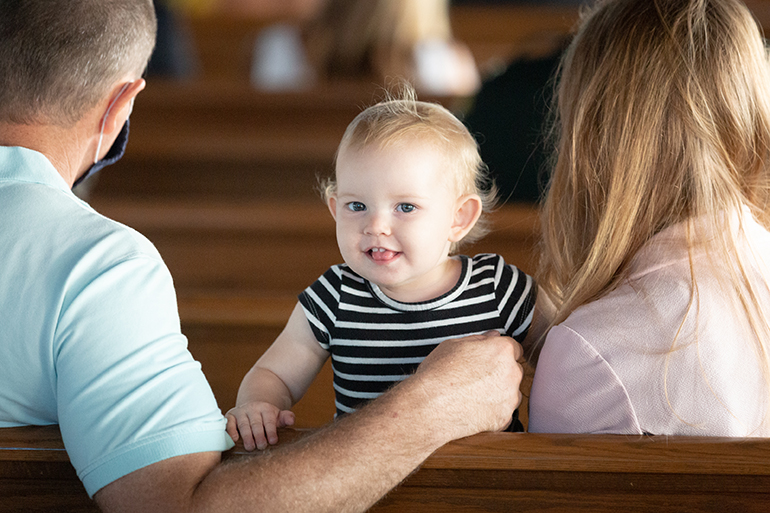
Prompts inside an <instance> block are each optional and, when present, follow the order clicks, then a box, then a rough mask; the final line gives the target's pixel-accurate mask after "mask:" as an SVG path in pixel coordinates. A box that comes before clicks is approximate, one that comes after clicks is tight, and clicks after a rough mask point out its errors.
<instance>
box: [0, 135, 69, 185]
mask: <svg viewBox="0 0 770 513" xmlns="http://www.w3.org/2000/svg"><path fill="white" fill-rule="evenodd" d="M4 181H15V182H28V183H39V184H44V185H48V186H50V187H53V188H55V189H61V190H63V191H67V192H69V193H72V190H71V189H70V187H69V185H67V182H66V181H64V178H63V177H62V176H61V175H60V174H59V172H58V171H56V168H54V167H53V164H51V161H49V160H48V158H47V157H46V156H45V155H43V154H42V153H40V152H37V151H35V150H30V149H29V148H22V147H20V146H0V182H4Z"/></svg>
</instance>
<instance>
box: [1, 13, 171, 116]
mask: <svg viewBox="0 0 770 513" xmlns="http://www.w3.org/2000/svg"><path fill="white" fill-rule="evenodd" d="M155 34H156V20H155V11H154V8H153V5H152V1H151V0H2V2H0V122H5V123H16V124H32V123H47V124H56V125H61V126H70V125H73V124H74V123H75V122H77V121H78V120H79V119H80V118H81V117H82V116H83V115H84V114H85V113H86V112H87V111H88V110H89V109H91V108H93V107H95V106H96V105H97V104H98V102H100V101H101V100H103V98H104V96H105V95H107V94H109V91H110V88H111V87H112V86H113V85H114V83H115V81H116V80H118V79H120V78H121V77H123V76H126V75H132V74H133V75H135V77H138V76H139V75H140V74H141V72H142V70H143V69H144V67H145V66H146V64H147V61H148V59H149V57H150V54H151V53H152V49H153V46H154V44H155Z"/></svg>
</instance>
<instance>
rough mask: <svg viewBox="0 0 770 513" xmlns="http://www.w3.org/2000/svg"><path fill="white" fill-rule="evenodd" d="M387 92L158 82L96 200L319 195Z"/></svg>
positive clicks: (363, 86)
mask: <svg viewBox="0 0 770 513" xmlns="http://www.w3.org/2000/svg"><path fill="white" fill-rule="evenodd" d="M381 96H382V91H381V90H378V88H377V87H376V86H374V85H372V84H368V83H358V82H354V83H345V84H338V85H337V86H336V87H320V88H315V89H313V90H312V91H305V92H302V93H286V94H268V93H260V92H257V91H254V90H253V89H251V88H250V87H249V86H248V84H234V83H227V82H189V83H179V82H169V81H163V80H152V79H151V80H150V82H149V83H148V86H147V88H146V89H145V91H143V92H142V93H141V94H140V96H139V97H138V98H137V101H136V104H135V106H134V110H133V112H132V114H131V134H130V140H129V145H128V149H127V151H126V155H125V156H124V157H123V159H121V161H120V162H118V163H117V164H115V165H113V166H111V167H110V168H109V169H107V170H105V171H106V172H105V173H101V174H100V175H99V177H98V181H97V182H96V185H95V187H94V190H93V193H92V195H94V196H122V197H129V196H134V197H136V196H142V197H147V196H166V197H180V196H181V197H193V198H200V197H222V198H228V199H232V198H255V197H265V196H268V197H269V196H272V197H284V198H285V197H297V196H298V195H299V196H303V195H304V197H310V196H312V195H313V194H314V187H315V185H316V181H317V180H316V175H320V176H328V175H329V174H330V173H331V172H332V170H333V168H332V165H333V160H334V154H335V152H336V149H337V145H338V144H339V141H340V139H341V138H342V134H343V133H344V131H345V128H346V127H347V125H348V124H349V123H350V122H351V121H352V120H353V118H354V117H355V116H356V115H357V114H358V113H359V112H360V111H361V110H362V109H363V108H365V107H366V106H368V105H370V104H372V103H375V102H376V101H377V100H378V99H379V98H381Z"/></svg>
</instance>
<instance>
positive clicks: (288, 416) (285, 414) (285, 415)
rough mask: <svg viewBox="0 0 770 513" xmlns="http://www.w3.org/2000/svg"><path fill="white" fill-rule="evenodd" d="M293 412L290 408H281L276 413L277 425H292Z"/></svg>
mask: <svg viewBox="0 0 770 513" xmlns="http://www.w3.org/2000/svg"><path fill="white" fill-rule="evenodd" d="M294 419H295V417H294V412H293V411H291V410H281V412H280V413H279V414H278V427H286V426H293V425H294Z"/></svg>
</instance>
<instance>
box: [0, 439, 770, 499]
mask: <svg viewBox="0 0 770 513" xmlns="http://www.w3.org/2000/svg"><path fill="white" fill-rule="evenodd" d="M304 434H306V433H304V432H296V431H291V430H283V431H282V432H281V434H280V437H281V440H282V443H290V440H292V439H295V438H297V437H299V436H303V435H304ZM225 456H226V458H228V459H237V458H250V457H255V456H254V455H253V454H248V453H245V451H243V450H242V447H241V446H237V447H236V448H235V449H233V450H231V451H229V452H228V453H227V454H226V455H225ZM769 507H770V441H769V440H768V439H756V438H755V439H742V438H733V439H730V438H708V437H667V436H653V437H645V436H624V435H549V434H530V433H523V434H513V433H483V434H479V435H475V436H472V437H469V438H465V439H462V440H457V441H455V442H451V443H449V444H447V445H446V446H444V447H442V448H441V449H439V450H438V451H436V452H435V453H434V454H433V455H432V456H430V457H429V458H428V459H427V461H426V462H425V463H424V464H423V465H422V467H421V468H420V469H419V470H418V471H417V472H415V473H413V474H412V475H411V476H409V477H408V478H407V479H406V480H405V481H404V482H403V483H402V484H401V485H400V486H399V487H397V488H396V489H395V490H393V491H392V492H391V493H389V494H388V495H387V496H386V497H385V498H384V499H383V500H382V501H380V502H379V503H378V504H377V505H375V506H374V507H373V508H372V509H371V510H370V511H373V512H380V513H389V512H399V513H401V512H436V511H440V512H447V513H449V512H464V513H469V512H488V511H501V512H502V511H560V512H561V511H564V512H572V511H577V512H594V513H602V512H607V513H610V512H613V513H614V512H617V511H623V512H644V513H648V512H650V511H677V512H695V511H698V512H702V511H714V512H724V511H740V512H766V511H768V508H769ZM18 511H24V512H43V511H45V512H49V511H68V512H86V511H88V512H90V511H96V507H95V506H94V504H93V503H92V502H90V501H89V499H88V497H87V496H86V493H85V490H84V489H83V487H82V485H81V483H80V481H79V480H78V479H77V476H76V475H75V472H74V469H73V468H72V466H71V465H70V463H69V460H68V459H67V455H66V452H65V451H64V448H63V444H62V442H61V438H60V435H59V432H58V427H57V426H44V427H24V428H6V429H0V512H18Z"/></svg>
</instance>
